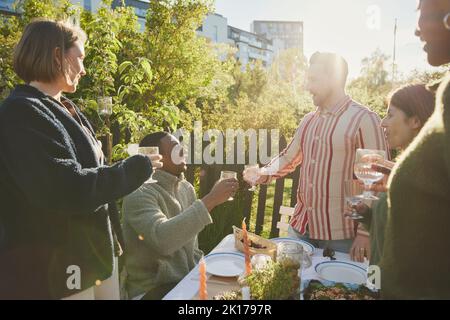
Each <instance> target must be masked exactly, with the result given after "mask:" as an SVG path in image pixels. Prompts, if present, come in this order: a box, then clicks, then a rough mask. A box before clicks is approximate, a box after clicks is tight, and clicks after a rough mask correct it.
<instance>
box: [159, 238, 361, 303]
mask: <svg viewBox="0 0 450 320" xmlns="http://www.w3.org/2000/svg"><path fill="white" fill-rule="evenodd" d="M219 252H235V253H236V252H239V251H238V250H236V249H235V248H234V235H233V234H230V235H228V236H226V237H225V238H224V239H223V240H222V241H221V242H220V243H219V244H218V245H217V246H216V247H215V248H214V249H213V250H212V251H211V253H219ZM322 253H323V250H322V249H316V250H315V252H314V255H313V257H312V265H311V267H310V268H308V269H305V270H303V273H302V278H303V279H317V278H318V275H317V273H316V272H315V269H314V267H315V266H316V265H317V264H318V263H321V262H323V261H329V260H330V259H329V258H324V257H323V256H322ZM335 258H336V259H337V260H340V261H349V260H350V256H349V255H348V254H345V253H341V252H336V255H335ZM352 263H354V264H357V265H360V266H361V267H363V268H367V266H368V265H367V264H361V263H357V262H352ZM198 278H199V272H198V266H196V267H195V268H194V269H192V271H191V272H190V273H189V274H188V275H187V276H186V277H184V279H183V280H181V281H180V283H178V285H177V286H176V287H175V288H173V289H172V290H171V291H170V292H169V293H168V294H167V295H166V296H165V297H164V298H163V300H190V299H192V298H193V297H194V296H195V295H196V294H197V291H198V289H199V280H198Z"/></svg>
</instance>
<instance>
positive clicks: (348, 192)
mask: <svg viewBox="0 0 450 320" xmlns="http://www.w3.org/2000/svg"><path fill="white" fill-rule="evenodd" d="M363 191H364V188H363V186H361V184H360V182H359V181H357V180H348V181H345V182H344V196H345V201H346V202H347V204H348V206H349V207H350V208H351V214H350V215H346V218H349V219H352V220H358V219H362V218H363V216H362V215H360V214H359V213H358V212H357V211H356V209H355V206H357V205H358V204H359V203H360V202H361V201H362V200H363V197H362V196H361V192H363Z"/></svg>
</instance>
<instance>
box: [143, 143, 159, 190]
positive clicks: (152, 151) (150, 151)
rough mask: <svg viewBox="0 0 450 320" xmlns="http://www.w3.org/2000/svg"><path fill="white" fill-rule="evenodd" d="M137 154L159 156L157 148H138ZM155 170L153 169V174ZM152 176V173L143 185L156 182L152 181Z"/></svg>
mask: <svg viewBox="0 0 450 320" xmlns="http://www.w3.org/2000/svg"><path fill="white" fill-rule="evenodd" d="M138 153H139V154H142V155H145V156H151V155H158V154H159V148H158V147H139V148H138ZM155 170H156V169H155V168H153V172H155ZM152 176H153V173H152V175H150V178H149V179H148V180H147V181H145V182H144V184H146V183H155V182H158V181H157V180H154V179H153V178H152Z"/></svg>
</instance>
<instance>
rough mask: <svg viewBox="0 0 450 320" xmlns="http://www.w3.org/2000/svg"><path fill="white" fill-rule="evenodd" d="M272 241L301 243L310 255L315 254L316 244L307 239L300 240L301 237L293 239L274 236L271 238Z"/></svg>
mask: <svg viewBox="0 0 450 320" xmlns="http://www.w3.org/2000/svg"><path fill="white" fill-rule="evenodd" d="M270 241H273V242H275V243H279V242H294V243H298V244H300V245H302V246H303V250H305V251H306V252H308V254H309V255H313V254H314V250H315V248H314V246H313V245H312V244H311V243H309V242H306V241H303V240H300V239H292V238H273V239H270Z"/></svg>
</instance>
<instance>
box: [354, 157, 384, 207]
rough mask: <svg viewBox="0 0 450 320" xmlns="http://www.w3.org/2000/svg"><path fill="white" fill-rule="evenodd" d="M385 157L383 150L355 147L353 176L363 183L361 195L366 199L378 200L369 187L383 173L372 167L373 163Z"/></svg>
mask: <svg viewBox="0 0 450 320" xmlns="http://www.w3.org/2000/svg"><path fill="white" fill-rule="evenodd" d="M385 159H386V152H385V151H383V150H370V149H357V150H356V158H355V166H354V170H355V176H356V177H357V178H358V179H359V180H361V181H362V182H363V183H364V187H365V189H364V192H363V194H362V195H361V196H362V198H363V199H366V200H378V197H376V196H375V195H374V194H373V192H372V191H370V187H371V186H372V184H374V183H375V182H377V181H380V180H381V179H383V176H384V175H383V174H382V173H381V172H378V171H376V170H374V169H373V168H372V165H373V164H377V163H382V162H383V161H384V160H385Z"/></svg>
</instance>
